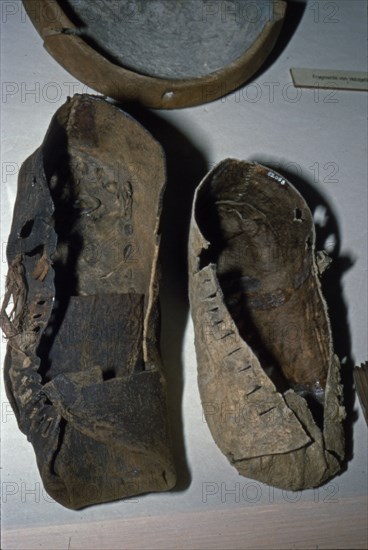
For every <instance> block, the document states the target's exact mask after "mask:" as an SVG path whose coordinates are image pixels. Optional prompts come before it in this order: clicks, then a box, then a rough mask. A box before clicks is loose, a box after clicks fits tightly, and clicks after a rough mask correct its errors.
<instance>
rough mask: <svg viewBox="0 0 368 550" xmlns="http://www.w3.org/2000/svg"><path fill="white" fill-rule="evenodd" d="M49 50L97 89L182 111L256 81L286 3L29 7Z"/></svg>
mask: <svg viewBox="0 0 368 550" xmlns="http://www.w3.org/2000/svg"><path fill="white" fill-rule="evenodd" d="M23 4H24V6H25V8H26V10H27V13H28V15H29V17H30V19H31V21H32V23H33V24H34V26H35V27H36V29H37V31H38V32H39V34H40V35H41V37H42V39H43V40H44V46H45V48H46V49H47V51H48V52H49V53H50V54H51V55H52V56H53V57H54V58H55V59H56V60H57V61H58V62H59V63H60V64H61V65H62V66H63V67H64V68H65V69H66V70H67V71H68V72H69V73H71V74H72V75H74V76H75V77H76V78H78V79H79V80H80V81H81V82H84V83H85V84H87V85H88V86H90V87H91V88H92V89H94V90H97V91H98V92H101V93H102V94H104V95H106V96H109V97H112V98H114V99H117V100H119V101H134V102H139V103H141V104H143V105H145V106H147V107H153V108H156V109H176V108H179V107H188V106H191V105H198V104H202V103H207V102H209V101H213V100H214V99H217V98H219V97H222V96H224V95H225V94H228V93H230V92H231V91H233V90H234V89H236V88H238V87H239V86H241V85H242V84H243V83H244V82H246V81H247V80H249V79H250V78H251V77H252V76H253V74H254V73H255V72H256V71H257V70H258V69H259V67H260V66H261V65H262V63H263V62H264V61H265V60H266V58H267V57H268V55H269V54H270V52H271V50H272V48H273V47H274V45H275V43H276V40H277V38H278V36H279V33H280V31H281V27H282V23H283V20H284V17H285V10H286V2H284V1H283V0H257V2H254V1H249V0H237V1H236V2H233V1H228V0H225V1H222V2H208V1H207V0H185V1H182V0H181V1H178V0H175V1H173V0H129V1H128V0H119V1H118V2H111V1H110V0H98V1H97V0H94V1H93V2H91V1H90V0H63V1H61V0H48V1H47V3H45V2H44V0H23Z"/></svg>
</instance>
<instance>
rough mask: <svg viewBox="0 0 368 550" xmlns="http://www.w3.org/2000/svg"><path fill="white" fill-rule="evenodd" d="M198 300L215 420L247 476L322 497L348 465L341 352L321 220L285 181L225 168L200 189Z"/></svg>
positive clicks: (195, 233) (195, 225)
mask: <svg viewBox="0 0 368 550" xmlns="http://www.w3.org/2000/svg"><path fill="white" fill-rule="evenodd" d="M189 263H190V281H189V282H190V302H191V311H192V317H193V322H194V328H195V343H196V351H197V360H198V383H199V389H200V393H201V399H202V404H203V408H204V413H205V416H206V419H207V422H208V425H209V428H210V430H211V433H212V435H213V437H214V439H215V441H216V443H217V445H218V446H219V447H220V449H221V450H222V452H223V453H224V454H225V455H226V456H227V458H228V459H229V460H230V462H231V463H232V464H233V465H234V466H235V467H236V468H237V470H238V471H239V472H240V473H241V474H243V475H244V476H246V477H250V478H254V479H257V480H260V481H262V482H266V483H269V484H271V485H274V486H277V487H281V488H283V489H294V490H297V489H305V488H308V487H315V486H318V485H320V484H321V483H323V482H324V481H325V480H327V479H328V478H330V477H331V476H332V475H334V474H336V473H337V472H338V471H339V470H340V469H341V462H342V460H343V457H344V434H343V428H342V420H343V419H344V417H345V412H344V408H343V406H342V404H341V395H342V388H341V385H340V381H339V380H340V375H339V373H340V365H339V361H338V358H337V357H336V355H334V353H333V347H332V338H331V330H330V323H329V319H328V313H327V307H326V303H325V301H324V298H323V296H322V291H321V285H320V282H319V275H320V272H322V270H323V268H324V265H325V264H326V257H325V255H324V254H318V255H316V253H315V230H314V225H313V219H312V215H311V212H310V210H309V208H308V206H307V204H306V203H305V201H304V199H303V198H302V197H301V195H300V194H299V193H298V192H297V191H296V189H295V188H294V187H293V186H292V185H291V184H290V183H289V182H288V181H286V180H285V179H284V178H283V177H282V176H281V175H279V174H277V173H275V172H274V171H273V170H269V169H268V168H265V167H263V166H260V165H257V164H249V163H247V162H242V161H236V160H225V161H223V162H222V163H220V164H219V165H218V166H217V167H215V168H214V169H213V170H212V171H211V172H210V173H209V174H208V175H207V176H206V178H205V179H204V180H203V181H202V183H201V184H200V185H199V187H198V189H197V191H196V195H195V200H194V206H193V214H192V221H191V231H190V240H189Z"/></svg>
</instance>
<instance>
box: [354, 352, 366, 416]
mask: <svg viewBox="0 0 368 550" xmlns="http://www.w3.org/2000/svg"><path fill="white" fill-rule="evenodd" d="M354 380H355V388H356V391H357V394H358V397H359V401H360V404H361V406H362V409H363V414H364V418H365V421H366V423H367V424H368V361H366V362H365V363H362V364H361V365H360V367H355V368H354Z"/></svg>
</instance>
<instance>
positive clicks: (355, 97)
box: [0, 0, 368, 550]
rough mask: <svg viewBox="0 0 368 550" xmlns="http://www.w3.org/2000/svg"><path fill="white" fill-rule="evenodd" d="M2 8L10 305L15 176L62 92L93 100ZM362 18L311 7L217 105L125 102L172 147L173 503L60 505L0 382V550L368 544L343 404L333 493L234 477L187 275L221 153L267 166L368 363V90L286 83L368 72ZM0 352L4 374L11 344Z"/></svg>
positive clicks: (168, 302)
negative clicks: (190, 234)
mask: <svg viewBox="0 0 368 550" xmlns="http://www.w3.org/2000/svg"><path fill="white" fill-rule="evenodd" d="M0 4H1V50H2V52H1V56H2V58H1V69H2V74H1V81H2V82H1V85H2V97H1V134H2V141H1V169H2V179H1V244H2V257H1V298H2V297H3V295H4V283H5V276H6V272H7V264H6V254H5V249H6V240H7V236H8V234H9V231H10V224H11V219H12V210H13V204H14V200H15V196H16V186H17V176H18V170H19V167H20V165H21V164H22V162H23V161H24V160H25V159H26V158H27V157H28V156H29V155H30V154H32V153H33V152H34V150H35V149H36V148H37V147H38V146H39V145H40V144H41V142H42V140H43V137H44V135H45V132H46V130H47V128H48V125H49V123H50V120H51V117H52V115H53V114H54V113H55V111H56V110H57V109H58V107H59V106H61V105H62V104H63V103H64V102H65V101H66V99H67V96H68V95H72V94H73V93H74V92H75V93H83V92H90V93H94V92H93V91H92V90H90V89H88V88H87V87H86V86H85V85H83V84H81V83H80V82H78V81H77V80H76V79H75V78H74V77H73V76H71V75H70V74H68V73H67V72H66V71H65V70H64V69H63V68H62V67H61V66H60V65H58V63H57V62H56V61H55V60H54V59H53V58H52V57H51V56H50V55H49V54H48V53H47V52H46V51H45V50H44V49H43V47H42V40H41V38H40V37H39V35H38V34H37V32H36V30H35V29H34V27H33V26H32V24H31V22H30V20H29V19H28V17H27V16H26V14H25V12H24V9H23V7H22V5H21V3H20V2H19V1H4V0H3V1H1V3H0ZM366 8H367V4H366V2H365V1H364V0H335V1H324V0H321V1H311V2H309V3H307V5H306V9H305V11H304V14H303V17H302V20H301V22H300V24H299V26H298V27H297V28H296V30H295V33H294V34H293V36H292V37H291V39H290V41H289V42H288V44H287V46H286V47H285V48H284V49H283V51H281V52H280V54H279V56H278V57H277V59H276V60H275V61H274V62H273V63H272V64H270V65H269V66H268V68H266V69H265V70H263V71H260V72H259V74H258V76H256V78H255V80H253V81H252V82H251V83H248V84H247V85H245V86H244V87H243V88H242V89H240V90H238V91H236V92H235V93H232V94H231V95H228V96H226V97H224V98H223V99H221V100H218V101H216V102H213V103H210V104H207V105H202V106H199V107H195V108H189V109H183V110H177V111H155V112H153V111H150V112H148V111H145V110H144V109H137V108H135V109H133V108H132V107H131V106H126V110H127V111H128V112H132V114H133V116H136V118H138V119H139V120H141V122H142V123H143V124H145V126H146V127H147V128H148V129H149V130H150V131H151V133H152V134H153V135H154V136H155V137H156V138H157V139H159V140H160V141H161V142H162V143H163V146H164V148H165V151H166V154H167V159H168V187H167V193H166V198H165V203H164V216H163V241H162V245H163V246H162V269H163V278H162V345H161V347H162V356H163V361H164V367H165V372H166V373H167V380H168V391H169V394H170V398H169V408H170V416H171V419H172V425H173V431H174V440H175V454H176V456H177V462H178V470H179V485H178V488H177V490H174V491H171V492H169V493H160V494H150V495H144V496H138V497H136V498H131V499H127V500H125V501H119V502H115V503H110V504H104V505H100V506H93V507H90V508H88V509H85V510H82V511H71V510H67V509H65V508H63V507H62V506H60V505H59V504H57V503H55V502H53V501H52V499H51V498H50V497H48V495H47V494H46V493H45V491H44V490H43V486H42V482H41V479H40V476H39V473H38V470H37V466H36V461H35V456H34V452H33V448H32V446H31V444H30V443H28V442H27V440H26V437H25V436H24V435H23V434H22V433H21V432H20V431H19V429H18V427H17V423H16V420H15V417H14V414H13V412H12V410H11V408H10V405H9V403H8V400H7V398H6V395H5V392H4V387H3V384H1V390H2V394H1V429H2V448H1V453H2V454H1V462H2V464H1V466H2V469H1V507H2V544H1V547H2V548H3V549H4V550H8V549H10V548H20V549H24V550H25V549H36V548H44V549H47V550H50V549H54V548H55V549H59V548H60V549H61V548H62V549H73V550H75V549H87V548H88V549H92V548H96V549H97V548H98V549H106V550H107V549H108V550H110V549H123V548H147V549H150V548H191V549H196V548H254V549H255V548H365V547H367V545H368V538H367V426H366V424H365V421H364V418H363V415H362V412H361V408H360V404H359V403H358V400H357V398H356V399H355V402H352V403H351V404H350V405H349V407H348V408H349V425H350V426H351V432H352V435H351V438H352V445H350V447H352V449H351V450H350V454H351V455H352V458H351V459H350V460H349V461H348V463H347V468H346V470H345V471H344V472H343V473H342V474H341V475H340V476H338V477H336V478H334V479H333V480H332V481H331V482H330V483H328V484H326V485H325V486H323V487H321V488H319V489H316V490H308V491H303V492H299V493H292V492H285V491H281V490H278V489H273V488H270V487H268V486H267V485H263V484H261V483H258V482H255V481H252V480H250V479H246V478H243V477H241V476H239V475H238V474H237V471H236V470H235V468H233V467H232V466H231V465H230V464H229V463H228V461H227V459H226V458H225V457H224V456H223V455H222V453H221V452H220V450H219V449H218V448H217V446H216V444H215V443H214V441H213V439H212V437H211V434H210V432H209V430H208V427H207V424H206V423H205V421H204V419H203V414H202V408H201V404H200V398H199V392H198V388H197V381H196V357H195V350H194V341H193V340H194V335H193V326H192V322H191V318H190V315H189V306H188V301H187V296H186V292H187V289H186V284H187V283H186V279H187V274H186V266H185V239H186V234H187V230H188V223H189V212H190V204H191V198H192V195H193V190H194V188H195V186H196V185H197V184H198V183H199V181H200V179H201V178H202V177H203V176H204V175H205V173H206V172H207V171H208V170H209V168H210V167H212V166H213V165H214V164H216V163H218V162H219V161H221V160H222V159H225V158H227V157H232V158H238V159H245V160H256V161H258V162H261V163H263V164H265V165H269V166H271V167H273V168H274V169H276V170H278V171H280V172H281V173H282V174H283V175H285V176H287V177H289V179H290V181H291V182H292V183H294V184H295V185H296V187H297V188H298V189H299V190H300V191H301V192H302V193H303V194H304V196H305V198H306V199H307V201H308V203H309V205H310V207H311V209H312V211H314V213H315V221H316V224H317V231H318V235H319V236H320V237H319V241H320V242H319V244H320V246H324V247H325V248H326V250H328V251H329V252H330V253H331V255H332V256H333V257H334V261H335V262H336V263H335V266H337V267H335V268H331V269H334V271H332V272H331V273H332V275H327V276H329V277H330V279H331V287H330V288H331V289H332V290H331V292H330V294H331V296H329V298H330V304H331V318H332V324H333V327H334V328H336V332H335V341H336V349H337V351H338V352H339V353H340V355H341V357H340V358H341V359H342V360H343V363H344V367H343V368H344V369H345V370H346V369H351V367H352V365H354V364H360V363H362V362H364V361H366V360H367V359H368V350H367V309H368V304H367V211H368V203H367V94H366V93H365V92H351V91H349V92H348V91H332V90H309V89H302V90H301V89H299V90H297V89H296V88H294V86H293V84H292V80H291V76H290V72H289V69H290V68H291V67H309V68H320V69H335V70H339V69H341V70H356V71H364V70H367V57H366V40H367V13H366ZM339 273H340V275H341V277H340V283H339V281H338V280H337V278H338V277H339ZM330 279H329V280H330ZM331 298H333V299H332V300H331ZM344 304H345V308H346V313H344ZM1 346H2V347H1V358H2V360H1V362H3V358H4V355H5V347H6V344H5V339H4V338H3V340H2V344H1ZM349 372H350V371H349ZM349 372H347V373H346V374H345V375H344V376H345V379H346V380H347V381H348V383H349V380H350V382H351V375H350V374H349ZM348 393H349V391H348ZM351 393H352V391H350V394H351ZM350 401H352V399H350V400H349V402H350ZM349 438H350V436H349V435H348V439H349Z"/></svg>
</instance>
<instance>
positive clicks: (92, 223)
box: [1, 95, 175, 508]
mask: <svg viewBox="0 0 368 550" xmlns="http://www.w3.org/2000/svg"><path fill="white" fill-rule="evenodd" d="M164 185H165V161H164V155H163V152H162V149H161V147H160V146H159V145H158V143H156V141H154V140H153V138H152V137H151V136H150V134H148V132H146V131H145V129H144V128H143V127H141V126H140V125H139V124H138V123H137V122H135V121H134V120H133V119H132V118H131V117H129V116H128V115H126V114H125V113H123V112H122V111H121V110H120V109H118V108H116V107H114V106H113V105H111V104H110V103H108V102H107V101H105V100H103V99H101V98H97V97H92V96H87V95H76V96H74V98H73V99H71V100H68V102H67V103H66V104H64V105H63V106H62V107H61V108H60V109H59V110H58V111H57V113H56V114H55V116H54V117H53V119H52V122H51V125H50V127H49V130H48V132H47V135H46V137H45V139H44V142H43V144H42V146H41V147H40V148H39V149H37V150H36V152H35V153H34V154H33V155H32V156H31V157H29V158H28V159H27V160H26V161H25V163H24V164H23V166H22V168H21V171H20V175H19V181H18V194H17V199H16V204H15V208H14V218H13V224H12V228H11V234H10V237H9V244H8V250H7V255H8V262H9V272H8V276H7V290H6V296H5V301H4V304H3V308H2V315H1V321H2V328H3V330H4V332H5V334H6V336H7V338H8V348H7V356H6V361H5V383H6V390H7V394H8V397H9V400H10V401H11V404H12V406H13V408H14V411H15V413H16V416H17V420H18V423H19V427H20V429H21V430H22V431H23V432H24V433H25V434H26V435H27V437H28V439H29V440H30V441H31V443H32V444H33V446H34V449H35V452H36V457H37V463H38V467H39V470H40V473H41V476H42V479H43V482H44V485H45V488H46V490H47V491H48V493H49V494H50V495H51V496H52V497H53V498H54V499H55V500H57V501H58V502H60V503H61V504H63V505H64V506H67V507H69V508H81V507H84V506H87V505H90V504H96V503H100V502H105V501H110V500H114V499H119V498H123V497H129V496H131V495H136V494H139V493H146V492H150V491H164V490H168V489H170V488H172V487H173V485H174V484H175V469H174V465H173V461H172V454H171V449H170V441H169V430H168V422H167V414H166V398H165V382H164V379H163V375H162V371H161V366H160V365H161V363H160V356H159V352H158V349H157V344H158V266H157V256H158V250H159V240H160V239H159V220H160V212H161V203H162V194H163V190H164ZM10 301H13V306H12V307H10ZM10 310H11V311H10Z"/></svg>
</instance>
